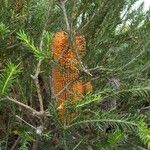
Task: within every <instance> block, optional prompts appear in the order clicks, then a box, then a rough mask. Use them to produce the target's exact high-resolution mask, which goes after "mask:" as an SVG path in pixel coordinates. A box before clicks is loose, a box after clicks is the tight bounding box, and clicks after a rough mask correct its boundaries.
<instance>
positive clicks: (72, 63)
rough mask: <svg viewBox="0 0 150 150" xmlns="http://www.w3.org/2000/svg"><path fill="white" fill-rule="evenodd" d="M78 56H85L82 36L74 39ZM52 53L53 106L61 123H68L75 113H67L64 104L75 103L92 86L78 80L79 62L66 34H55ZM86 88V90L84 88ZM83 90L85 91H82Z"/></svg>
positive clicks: (62, 32)
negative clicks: (53, 62)
mask: <svg viewBox="0 0 150 150" xmlns="http://www.w3.org/2000/svg"><path fill="white" fill-rule="evenodd" d="M75 44H76V48H77V51H78V55H80V56H83V55H84V54H85V50H86V48H85V45H86V44H85V39H84V37H83V36H82V35H77V36H76V37H75ZM52 53H53V58H54V61H55V62H56V65H55V66H54V67H53V69H52V80H53V81H52V87H53V93H54V96H55V97H56V101H55V105H56V107H57V108H58V112H59V116H60V118H61V119H62V121H63V122H65V123H69V122H70V121H71V118H73V116H74V115H75V112H71V113H67V109H66V108H65V104H66V103H67V102H71V103H72V102H75V101H78V100H81V99H82V98H83V94H84V91H87V90H88V88H89V91H91V90H92V85H91V84H90V83H87V84H86V85H85V86H84V85H83V83H82V81H81V80H80V79H79V77H80V71H79V69H78V65H79V61H78V58H77V55H76V53H75V51H74V50H73V49H72V46H71V44H70V42H69V37H68V34H67V33H66V32H64V31H61V32H57V33H56V34H55V37H54V40H53V43H52ZM85 87H86V88H85ZM84 88H85V89H84Z"/></svg>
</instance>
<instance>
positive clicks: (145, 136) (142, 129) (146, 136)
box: [138, 122, 150, 149]
mask: <svg viewBox="0 0 150 150" xmlns="http://www.w3.org/2000/svg"><path fill="white" fill-rule="evenodd" d="M138 129H139V136H140V138H141V139H142V141H143V142H144V144H146V145H147V147H148V149H150V128H149V127H148V125H147V124H146V123H145V122H140V123H139V125H138Z"/></svg>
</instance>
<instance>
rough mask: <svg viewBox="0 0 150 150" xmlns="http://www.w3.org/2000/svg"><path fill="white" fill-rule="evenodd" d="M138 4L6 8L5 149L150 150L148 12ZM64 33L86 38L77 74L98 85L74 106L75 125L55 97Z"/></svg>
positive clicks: (1, 26) (0, 132)
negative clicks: (58, 37)
mask: <svg viewBox="0 0 150 150" xmlns="http://www.w3.org/2000/svg"><path fill="white" fill-rule="evenodd" d="M136 1H138V0H111V1H110V0H109V1H108V0H76V1H74V0H68V1H63V0H59V1H55V0H1V1H0V149H1V150H15V149H16V150H17V149H19V150H28V149H29V150H30V149H32V150H36V149H39V150H41V149H42V150H49V149H65V150H67V149H68V150H76V149H79V150H80V149H81V150H82V149H89V150H97V149H98V150H99V149H100V150H119V149H120V150H124V149H125V150H126V149H129V150H138V149H139V150H146V149H150V129H149V125H150V118H149V114H150V107H149V104H150V101H149V100H150V78H149V77H150V69H149V68H150V50H149V49H150V11H147V12H144V11H143V4H141V5H140V6H139V7H138V8H137V9H136V10H135V9H133V5H134V4H135V3H136ZM65 12H66V14H67V16H65ZM66 17H67V18H66ZM62 30H63V31H66V32H68V34H69V35H70V37H71V36H74V33H75V32H76V33H79V34H83V35H84V36H85V39H86V50H87V52H86V55H85V56H84V58H82V60H80V61H82V64H83V65H82V66H80V67H79V69H80V72H81V73H82V74H81V78H83V80H85V81H91V82H92V85H93V92H92V93H89V94H87V95H85V97H84V99H83V100H81V101H80V103H76V104H75V105H73V106H72V105H70V106H69V108H68V109H70V107H71V109H75V110H77V111H78V115H77V116H76V118H75V119H74V120H73V121H72V122H71V123H69V124H64V123H63V122H62V121H61V120H60V118H59V116H58V112H57V108H56V107H55V105H54V102H55V98H53V97H52V92H51V88H52V87H51V79H52V73H51V71H52V68H53V65H54V63H55V62H54V60H53V56H52V50H51V43H52V40H53V37H54V34H55V33H56V32H58V31H62ZM42 107H43V108H42ZM66 107H67V106H66Z"/></svg>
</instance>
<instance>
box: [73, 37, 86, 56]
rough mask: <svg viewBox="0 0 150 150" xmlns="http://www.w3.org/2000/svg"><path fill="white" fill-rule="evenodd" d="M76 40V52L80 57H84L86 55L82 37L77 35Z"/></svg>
mask: <svg viewBox="0 0 150 150" xmlns="http://www.w3.org/2000/svg"><path fill="white" fill-rule="evenodd" d="M75 39H76V46H77V48H78V52H79V54H80V55H85V53H86V42H85V38H84V36H83V35H78V36H76V37H75Z"/></svg>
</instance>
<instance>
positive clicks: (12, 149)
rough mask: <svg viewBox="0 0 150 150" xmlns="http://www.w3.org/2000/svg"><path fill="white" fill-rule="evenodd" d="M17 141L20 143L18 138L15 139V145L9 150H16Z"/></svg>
mask: <svg viewBox="0 0 150 150" xmlns="http://www.w3.org/2000/svg"><path fill="white" fill-rule="evenodd" d="M19 141H20V137H18V138H17V140H16V141H15V143H14V144H13V146H12V148H11V149H10V150H14V149H15V148H16V146H17V145H18V143H19Z"/></svg>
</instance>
